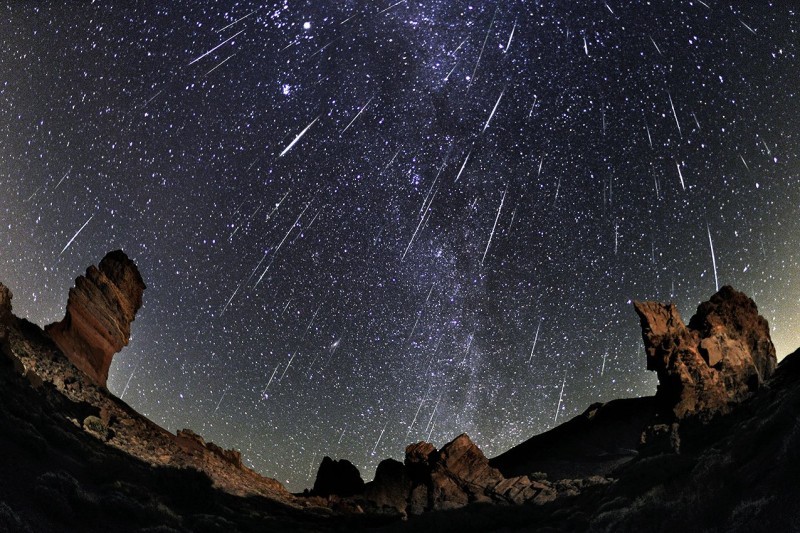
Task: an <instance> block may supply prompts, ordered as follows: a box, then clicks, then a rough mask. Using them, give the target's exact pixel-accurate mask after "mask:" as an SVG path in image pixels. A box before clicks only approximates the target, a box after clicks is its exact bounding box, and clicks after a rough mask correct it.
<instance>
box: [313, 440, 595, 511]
mask: <svg viewBox="0 0 800 533" xmlns="http://www.w3.org/2000/svg"><path fill="white" fill-rule="evenodd" d="M320 470H322V468H320ZM607 483H610V480H608V479H606V478H603V477H599V476H594V477H590V478H589V479H585V480H577V481H575V480H562V481H559V482H557V483H550V482H548V481H547V480H546V479H544V476H541V477H540V478H537V479H532V478H531V477H529V476H527V475H524V476H514V477H509V478H506V477H504V476H503V474H501V473H500V471H499V470H497V469H496V468H494V467H492V466H491V465H490V464H489V460H488V459H487V458H486V456H485V455H484V454H483V452H482V451H481V450H480V448H478V446H477V445H475V443H474V442H472V440H471V439H470V438H469V437H468V436H467V435H465V434H462V435H459V436H458V437H456V438H455V439H454V440H453V441H451V442H449V443H447V444H445V445H444V446H443V447H442V449H441V450H437V449H436V447H435V446H433V444H430V443H428V442H418V443H416V444H411V445H409V446H408V447H407V448H406V457H405V462H404V463H401V462H399V461H395V460H393V459H387V460H385V461H382V462H381V463H380V465H379V466H378V470H377V472H376V474H375V479H374V480H373V481H371V482H370V483H367V484H366V486H365V489H364V491H363V494H362V495H361V496H360V497H359V498H357V499H356V500H355V501H356V502H357V503H358V504H359V505H363V507H364V508H365V509H367V510H369V511H370V512H378V513H381V514H395V515H400V516H407V515H409V514H411V515H419V514H422V513H425V512H427V511H441V510H448V509H458V508H461V507H464V506H466V505H468V504H471V503H493V504H521V503H526V502H530V503H536V504H543V503H547V502H550V501H553V500H555V499H557V498H558V497H560V496H565V495H570V496H572V495H576V494H578V493H580V492H581V490H583V489H584V488H585V487H588V486H594V485H603V484H607ZM315 491H316V486H315ZM341 495H342V494H337V496H341Z"/></svg>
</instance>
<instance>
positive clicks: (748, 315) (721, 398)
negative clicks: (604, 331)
mask: <svg viewBox="0 0 800 533" xmlns="http://www.w3.org/2000/svg"><path fill="white" fill-rule="evenodd" d="M634 307H635V309H636V312H637V313H638V315H639V318H640V319H641V325H642V338H643V339H644V344H645V351H646V353H647V369H648V370H654V371H655V372H656V373H657V374H658V381H659V385H658V390H657V392H656V402H657V407H656V408H657V410H658V412H659V414H660V415H662V416H665V417H667V421H668V422H671V421H674V420H680V419H683V418H686V417H688V416H692V415H697V416H698V417H699V418H701V419H708V418H710V417H712V416H713V415H715V414H717V413H726V412H729V411H730V409H731V407H732V406H734V405H736V404H738V403H740V402H741V401H742V400H744V399H745V398H748V397H749V396H750V395H751V394H752V393H753V392H755V391H757V390H758V389H759V387H760V386H761V385H762V384H763V383H764V381H765V380H766V379H767V378H769V377H770V376H771V375H772V373H773V372H774V370H775V366H776V364H777V360H776V357H775V348H774V346H773V344H772V340H771V339H770V335H769V326H768V325H767V321H766V320H765V319H764V318H763V317H762V316H760V315H759V314H758V308H757V307H756V304H755V303H754V302H753V300H751V299H750V298H748V297H747V296H746V295H745V294H743V293H741V292H738V291H736V290H734V289H733V288H731V287H729V286H725V287H723V288H722V289H720V291H719V292H717V293H716V294H715V295H714V296H712V297H711V299H710V300H709V301H708V302H704V303H702V304H700V306H699V307H698V308H697V313H696V314H695V315H694V316H693V317H692V319H691V320H690V321H689V325H688V326H686V325H685V324H684V323H683V320H681V317H680V314H679V313H678V310H677V308H676V307H675V305H674V304H661V303H657V302H635V303H634Z"/></svg>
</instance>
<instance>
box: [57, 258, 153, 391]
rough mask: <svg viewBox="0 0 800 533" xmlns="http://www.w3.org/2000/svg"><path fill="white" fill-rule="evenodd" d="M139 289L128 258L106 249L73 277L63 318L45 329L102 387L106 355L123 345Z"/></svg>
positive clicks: (108, 359)
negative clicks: (95, 262)
mask: <svg viewBox="0 0 800 533" xmlns="http://www.w3.org/2000/svg"><path fill="white" fill-rule="evenodd" d="M144 289H145V284H144V281H143V280H142V276H141V275H140V274H139V270H138V269H137V268H136V265H135V264H134V263H133V261H131V260H130V259H128V256H126V255H125V254H124V253H123V252H122V251H121V250H116V251H114V252H109V253H108V254H106V256H105V257H104V258H103V260H102V261H100V265H99V266H98V267H95V266H90V267H89V268H88V269H86V275H85V276H80V277H78V278H77V279H76V280H75V287H73V288H72V289H70V291H69V299H68V301H67V312H66V315H65V316H64V319H63V320H62V321H61V322H56V323H54V324H50V325H49V326H47V327H46V328H45V331H46V332H47V333H48V334H49V335H50V337H51V338H52V339H53V341H54V342H55V343H56V345H57V346H58V347H59V348H60V349H61V351H62V352H64V354H65V355H66V356H67V357H68V358H69V360H70V361H72V363H73V364H74V365H75V366H77V367H78V368H79V369H81V370H83V372H84V373H86V374H87V375H88V376H89V377H90V378H91V379H92V380H93V381H94V382H95V383H97V384H98V385H102V386H105V385H106V380H107V379H108V369H109V367H110V366H111V358H112V357H113V356H114V354H116V353H117V352H119V351H120V350H121V349H122V348H123V347H124V346H126V345H127V344H128V340H129V339H130V335H131V322H133V320H134V318H135V317H136V312H137V311H138V310H139V308H140V307H141V306H142V293H143V292H144Z"/></svg>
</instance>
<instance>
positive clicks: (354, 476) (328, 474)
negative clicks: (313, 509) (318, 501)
mask: <svg viewBox="0 0 800 533" xmlns="http://www.w3.org/2000/svg"><path fill="white" fill-rule="evenodd" d="M363 491H364V480H363V479H361V474H360V473H359V471H358V468H356V467H355V465H353V463H351V462H350V461H348V460H347V459H341V460H339V461H334V460H333V459H331V458H330V457H327V456H326V457H325V458H324V459H323V460H322V463H320V465H319V470H317V479H316V480H315V481H314V489H313V490H312V491H311V493H312V494H314V495H316V496H330V495H331V494H336V495H338V496H352V495H354V494H361V493H362V492H363Z"/></svg>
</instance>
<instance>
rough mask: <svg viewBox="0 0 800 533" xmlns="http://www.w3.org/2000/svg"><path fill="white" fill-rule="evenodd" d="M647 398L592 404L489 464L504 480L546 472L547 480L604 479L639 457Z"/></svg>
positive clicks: (650, 404)
mask: <svg viewBox="0 0 800 533" xmlns="http://www.w3.org/2000/svg"><path fill="white" fill-rule="evenodd" d="M654 414H655V402H654V399H653V397H652V396H648V397H645V398H629V399H621V400H613V401H610V402H608V403H605V404H602V403H596V404H593V405H592V406H590V407H589V408H588V409H587V410H586V411H585V412H584V413H583V414H581V415H579V416H576V417H575V418H573V419H572V420H569V421H568V422H565V423H563V424H561V425H560V426H557V427H555V428H553V429H551V430H550V431H547V432H546V433H542V434H540V435H536V436H534V437H531V438H530V439H528V440H526V441H525V442H523V443H522V444H519V445H517V446H514V447H513V448H511V449H510V450H508V451H507V452H505V453H502V454H500V455H498V456H497V457H494V458H493V459H490V460H489V464H490V465H492V466H493V467H495V468H497V469H498V470H500V472H502V473H503V475H504V476H506V477H512V476H522V475H525V474H530V473H533V472H546V473H547V478H548V479H550V480H557V479H578V478H587V477H590V476H606V475H609V474H611V472H613V471H614V470H615V469H616V468H617V467H619V466H620V465H622V464H624V463H626V462H628V461H630V460H631V459H632V458H633V457H636V456H637V455H638V452H637V448H638V446H639V439H640V438H641V436H642V428H643V427H645V425H646V424H647V423H648V422H649V421H650V420H651V419H652V418H653V415H654Z"/></svg>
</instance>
